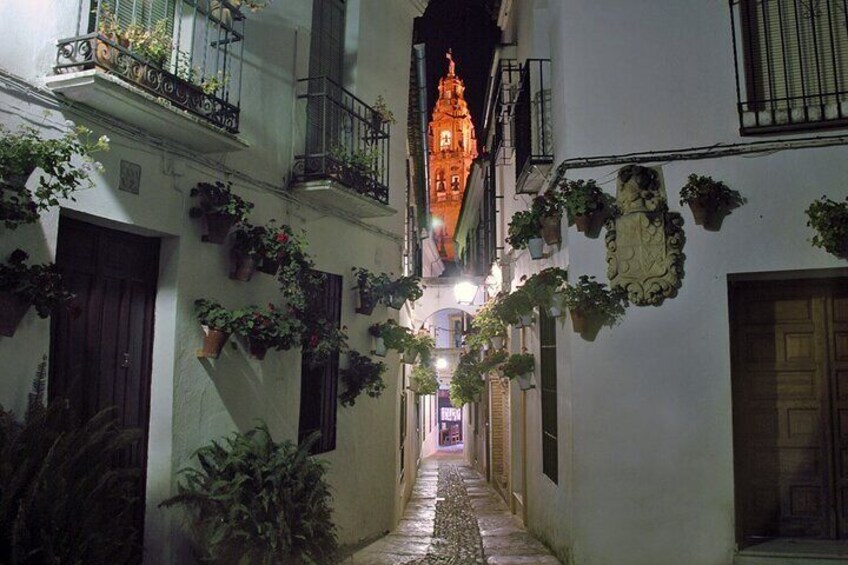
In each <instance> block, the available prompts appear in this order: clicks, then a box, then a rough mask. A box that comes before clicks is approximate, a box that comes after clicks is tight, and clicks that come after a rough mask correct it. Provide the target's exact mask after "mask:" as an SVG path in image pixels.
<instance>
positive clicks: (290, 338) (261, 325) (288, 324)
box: [230, 304, 305, 350]
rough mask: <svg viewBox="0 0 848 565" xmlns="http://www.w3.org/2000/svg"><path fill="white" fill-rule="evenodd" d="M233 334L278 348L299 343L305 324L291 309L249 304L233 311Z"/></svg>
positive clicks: (284, 348) (289, 346)
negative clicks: (260, 306)
mask: <svg viewBox="0 0 848 565" xmlns="http://www.w3.org/2000/svg"><path fill="white" fill-rule="evenodd" d="M233 316H234V318H233V321H232V324H231V326H230V327H231V328H232V332H233V333H234V334H237V335H240V336H243V337H245V338H249V339H251V340H255V341H257V342H260V343H263V344H265V345H267V346H269V347H274V348H276V349H278V350H288V349H291V348H292V347H296V346H298V345H300V341H301V337H302V336H303V332H304V329H305V326H304V324H303V322H301V321H300V320H298V319H297V318H296V317H295V316H294V315H293V312H292V311H288V312H287V311H285V310H282V309H280V308H277V307H275V306H274V305H273V304H269V305H268V308H267V309H262V308H259V307H257V306H249V307H247V308H243V309H241V310H238V311H237V312H234V313H233Z"/></svg>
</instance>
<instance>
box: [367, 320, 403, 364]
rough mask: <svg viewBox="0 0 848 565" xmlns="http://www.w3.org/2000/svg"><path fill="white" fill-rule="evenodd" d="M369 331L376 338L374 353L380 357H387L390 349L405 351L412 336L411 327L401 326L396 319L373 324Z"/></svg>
mask: <svg viewBox="0 0 848 565" xmlns="http://www.w3.org/2000/svg"><path fill="white" fill-rule="evenodd" d="M368 333H369V334H371V336H372V337H373V338H374V349H373V350H372V353H373V354H374V355H377V356H378V357H385V356H386V352H387V350H388V349H394V350H395V351H397V352H399V353H403V352H404V350H405V349H406V347H407V345H408V343H409V339H410V337H411V334H410V331H409V329H407V328H405V327H403V326H399V325H398V323H397V322H395V321H394V320H388V321H386V322H383V323H381V324H380V323H378V324H372V325H371V326H370V327H369V328H368Z"/></svg>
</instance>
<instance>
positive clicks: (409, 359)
mask: <svg viewBox="0 0 848 565" xmlns="http://www.w3.org/2000/svg"><path fill="white" fill-rule="evenodd" d="M417 359H418V351H415V350H406V351H404V352H403V362H404V363H406V364H407V365H413V364H414V363H415V361H416V360H417Z"/></svg>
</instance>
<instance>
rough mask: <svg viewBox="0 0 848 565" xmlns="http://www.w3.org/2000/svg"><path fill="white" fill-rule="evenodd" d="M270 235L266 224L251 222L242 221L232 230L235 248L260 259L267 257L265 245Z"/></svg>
mask: <svg viewBox="0 0 848 565" xmlns="http://www.w3.org/2000/svg"><path fill="white" fill-rule="evenodd" d="M267 237H268V233H267V230H266V229H265V226H254V225H253V224H251V223H250V222H241V223H240V224H238V225H236V227H235V229H234V230H233V231H232V242H233V249H236V250H238V251H240V252H241V253H244V254H245V255H247V256H248V257H252V258H253V259H256V260H260V259H262V258H263V257H265V255H266V253H265V245H266V240H267Z"/></svg>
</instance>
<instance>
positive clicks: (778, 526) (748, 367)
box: [730, 278, 848, 544]
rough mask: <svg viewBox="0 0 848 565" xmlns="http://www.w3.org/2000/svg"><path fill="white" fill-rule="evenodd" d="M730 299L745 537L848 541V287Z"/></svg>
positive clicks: (822, 284)
mask: <svg viewBox="0 0 848 565" xmlns="http://www.w3.org/2000/svg"><path fill="white" fill-rule="evenodd" d="M730 291H731V293H730V299H731V300H730V314H731V321H732V326H731V342H732V348H733V349H732V362H733V364H732V370H733V373H732V385H733V430H734V460H735V473H736V517H737V538H738V540H739V541H740V542H741V543H743V544H750V543H754V542H757V541H759V540H766V539H770V538H811V539H848V279H844V278H843V279H826V280H803V281H791V282H783V281H781V282H756V283H753V282H748V283H734V284H731V287H730Z"/></svg>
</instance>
